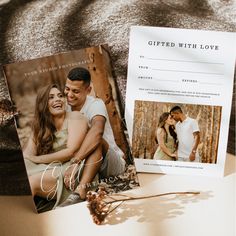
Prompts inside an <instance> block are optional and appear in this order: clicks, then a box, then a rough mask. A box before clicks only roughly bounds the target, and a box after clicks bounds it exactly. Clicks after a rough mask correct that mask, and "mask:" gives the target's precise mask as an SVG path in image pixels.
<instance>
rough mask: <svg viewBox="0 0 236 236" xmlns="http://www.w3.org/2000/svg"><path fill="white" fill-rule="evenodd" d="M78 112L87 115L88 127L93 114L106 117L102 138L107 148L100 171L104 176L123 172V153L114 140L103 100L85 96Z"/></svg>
mask: <svg viewBox="0 0 236 236" xmlns="http://www.w3.org/2000/svg"><path fill="white" fill-rule="evenodd" d="M80 112H81V113H82V114H83V115H84V116H85V117H87V119H88V123H89V124H88V125H89V127H91V122H92V119H93V117H94V116H97V115H100V116H103V117H105V118H106V123H105V127H104V133H103V138H104V139H105V140H106V142H107V143H108V144H109V149H108V152H107V155H106V157H105V160H104V162H103V165H102V166H101V171H102V172H103V173H104V175H105V176H110V175H113V176H116V175H119V174H121V173H123V172H124V169H125V161H124V159H123V157H124V153H123V151H122V150H121V149H120V148H119V147H118V146H117V144H116V142H115V138H114V134H113V131H112V128H111V124H110V121H109V116H108V113H107V109H106V106H105V104H104V102H103V101H102V100H101V99H99V98H94V97H92V96H87V98H86V101H85V103H84V105H83V107H82V108H81V110H80Z"/></svg>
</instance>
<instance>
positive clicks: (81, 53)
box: [4, 45, 138, 212]
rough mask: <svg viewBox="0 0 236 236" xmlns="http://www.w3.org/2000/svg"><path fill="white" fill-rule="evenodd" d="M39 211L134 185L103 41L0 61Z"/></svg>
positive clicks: (135, 185)
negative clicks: (6, 62)
mask: <svg viewBox="0 0 236 236" xmlns="http://www.w3.org/2000/svg"><path fill="white" fill-rule="evenodd" d="M4 74H5V78H6V82H7V84H8V89H9V92H10V97H11V101H10V100H9V101H10V104H11V106H14V108H15V110H16V114H15V115H14V116H15V125H16V128H17V133H18V136H19V141H20V146H21V148H22V153H23V158H22V161H23V160H24V163H25V167H26V171H27V174H28V180H29V184H30V188H31V193H32V195H33V197H34V201H35V204H36V208H37V211H38V212H45V211H48V210H51V209H55V208H61V207H65V206H69V205H72V204H75V203H79V202H83V201H85V199H86V194H87V192H88V191H89V190H93V191H96V190H98V189H99V187H102V188H104V189H105V191H106V192H107V193H115V192H119V191H125V190H129V189H132V188H134V187H137V186H138V180H137V175H136V170H135V167H134V165H133V159H132V156H131V152H130V148H129V143H128V137H127V132H126V128H125V124H124V122H123V120H122V118H121V114H122V109H121V108H120V107H119V91H118V90H117V87H116V83H115V80H114V74H113V73H112V68H111V66H110V56H109V51H108V47H107V46H106V45H103V46H98V47H91V48H86V49H81V50H77V51H71V52H67V53H62V54H57V55H53V56H48V57H44V58H38V59H34V60H30V61H24V62H19V63H15V64H9V65H5V66H4Z"/></svg>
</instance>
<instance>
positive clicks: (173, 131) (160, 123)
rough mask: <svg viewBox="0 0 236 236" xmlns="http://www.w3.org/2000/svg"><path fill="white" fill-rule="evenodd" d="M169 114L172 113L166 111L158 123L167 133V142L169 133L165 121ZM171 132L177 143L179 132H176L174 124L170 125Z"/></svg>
mask: <svg viewBox="0 0 236 236" xmlns="http://www.w3.org/2000/svg"><path fill="white" fill-rule="evenodd" d="M169 115H170V113H169V112H164V113H163V114H162V115H161V116H160V118H159V123H158V128H162V129H163V130H164V131H165V133H166V140H165V141H166V142H167V137H168V133H167V130H166V128H165V122H166V120H167V119H168V117H169ZM169 132H170V135H171V136H172V137H173V138H174V141H175V143H177V134H176V132H175V127H174V126H173V125H170V126H169Z"/></svg>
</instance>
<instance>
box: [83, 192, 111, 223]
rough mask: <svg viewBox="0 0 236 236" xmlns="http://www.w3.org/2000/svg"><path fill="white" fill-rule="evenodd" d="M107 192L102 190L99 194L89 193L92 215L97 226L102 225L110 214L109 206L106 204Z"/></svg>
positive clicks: (88, 198) (89, 206)
mask: <svg viewBox="0 0 236 236" xmlns="http://www.w3.org/2000/svg"><path fill="white" fill-rule="evenodd" d="M106 194H107V193H106V191H105V190H104V189H103V188H100V189H99V190H98V192H92V191H89V192H88V193H87V202H88V208H89V210H90V214H91V215H92V217H93V221H94V223H95V224H98V225H100V224H101V223H102V222H103V221H104V220H105V218H106V216H107V215H108V213H109V206H110V205H109V204H107V203H106V202H104V201H103V200H104V198H105V197H106Z"/></svg>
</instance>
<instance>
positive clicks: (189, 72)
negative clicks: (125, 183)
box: [125, 26, 236, 176]
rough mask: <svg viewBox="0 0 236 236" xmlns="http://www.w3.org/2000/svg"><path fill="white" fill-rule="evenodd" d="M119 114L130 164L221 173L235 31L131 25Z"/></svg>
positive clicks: (152, 168)
mask: <svg viewBox="0 0 236 236" xmlns="http://www.w3.org/2000/svg"><path fill="white" fill-rule="evenodd" d="M129 45H130V46H129V63H128V79H127V91H126V109H125V118H126V122H127V129H128V133H129V137H130V139H131V142H132V154H133V157H134V158H135V163H136V168H137V171H141V172H152V173H170V174H190V175H191V174H195V175H209V176H222V175H223V173H224V164H225V158H226V148H227V139H228V129H229V119H230V111H231V102H232V94H233V81H234V67H235V55H236V47H235V45H236V35H235V33H229V32H215V31H203V30H189V29H177V28H161V27H146V26H134V27H131V32H130V44H129Z"/></svg>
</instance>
